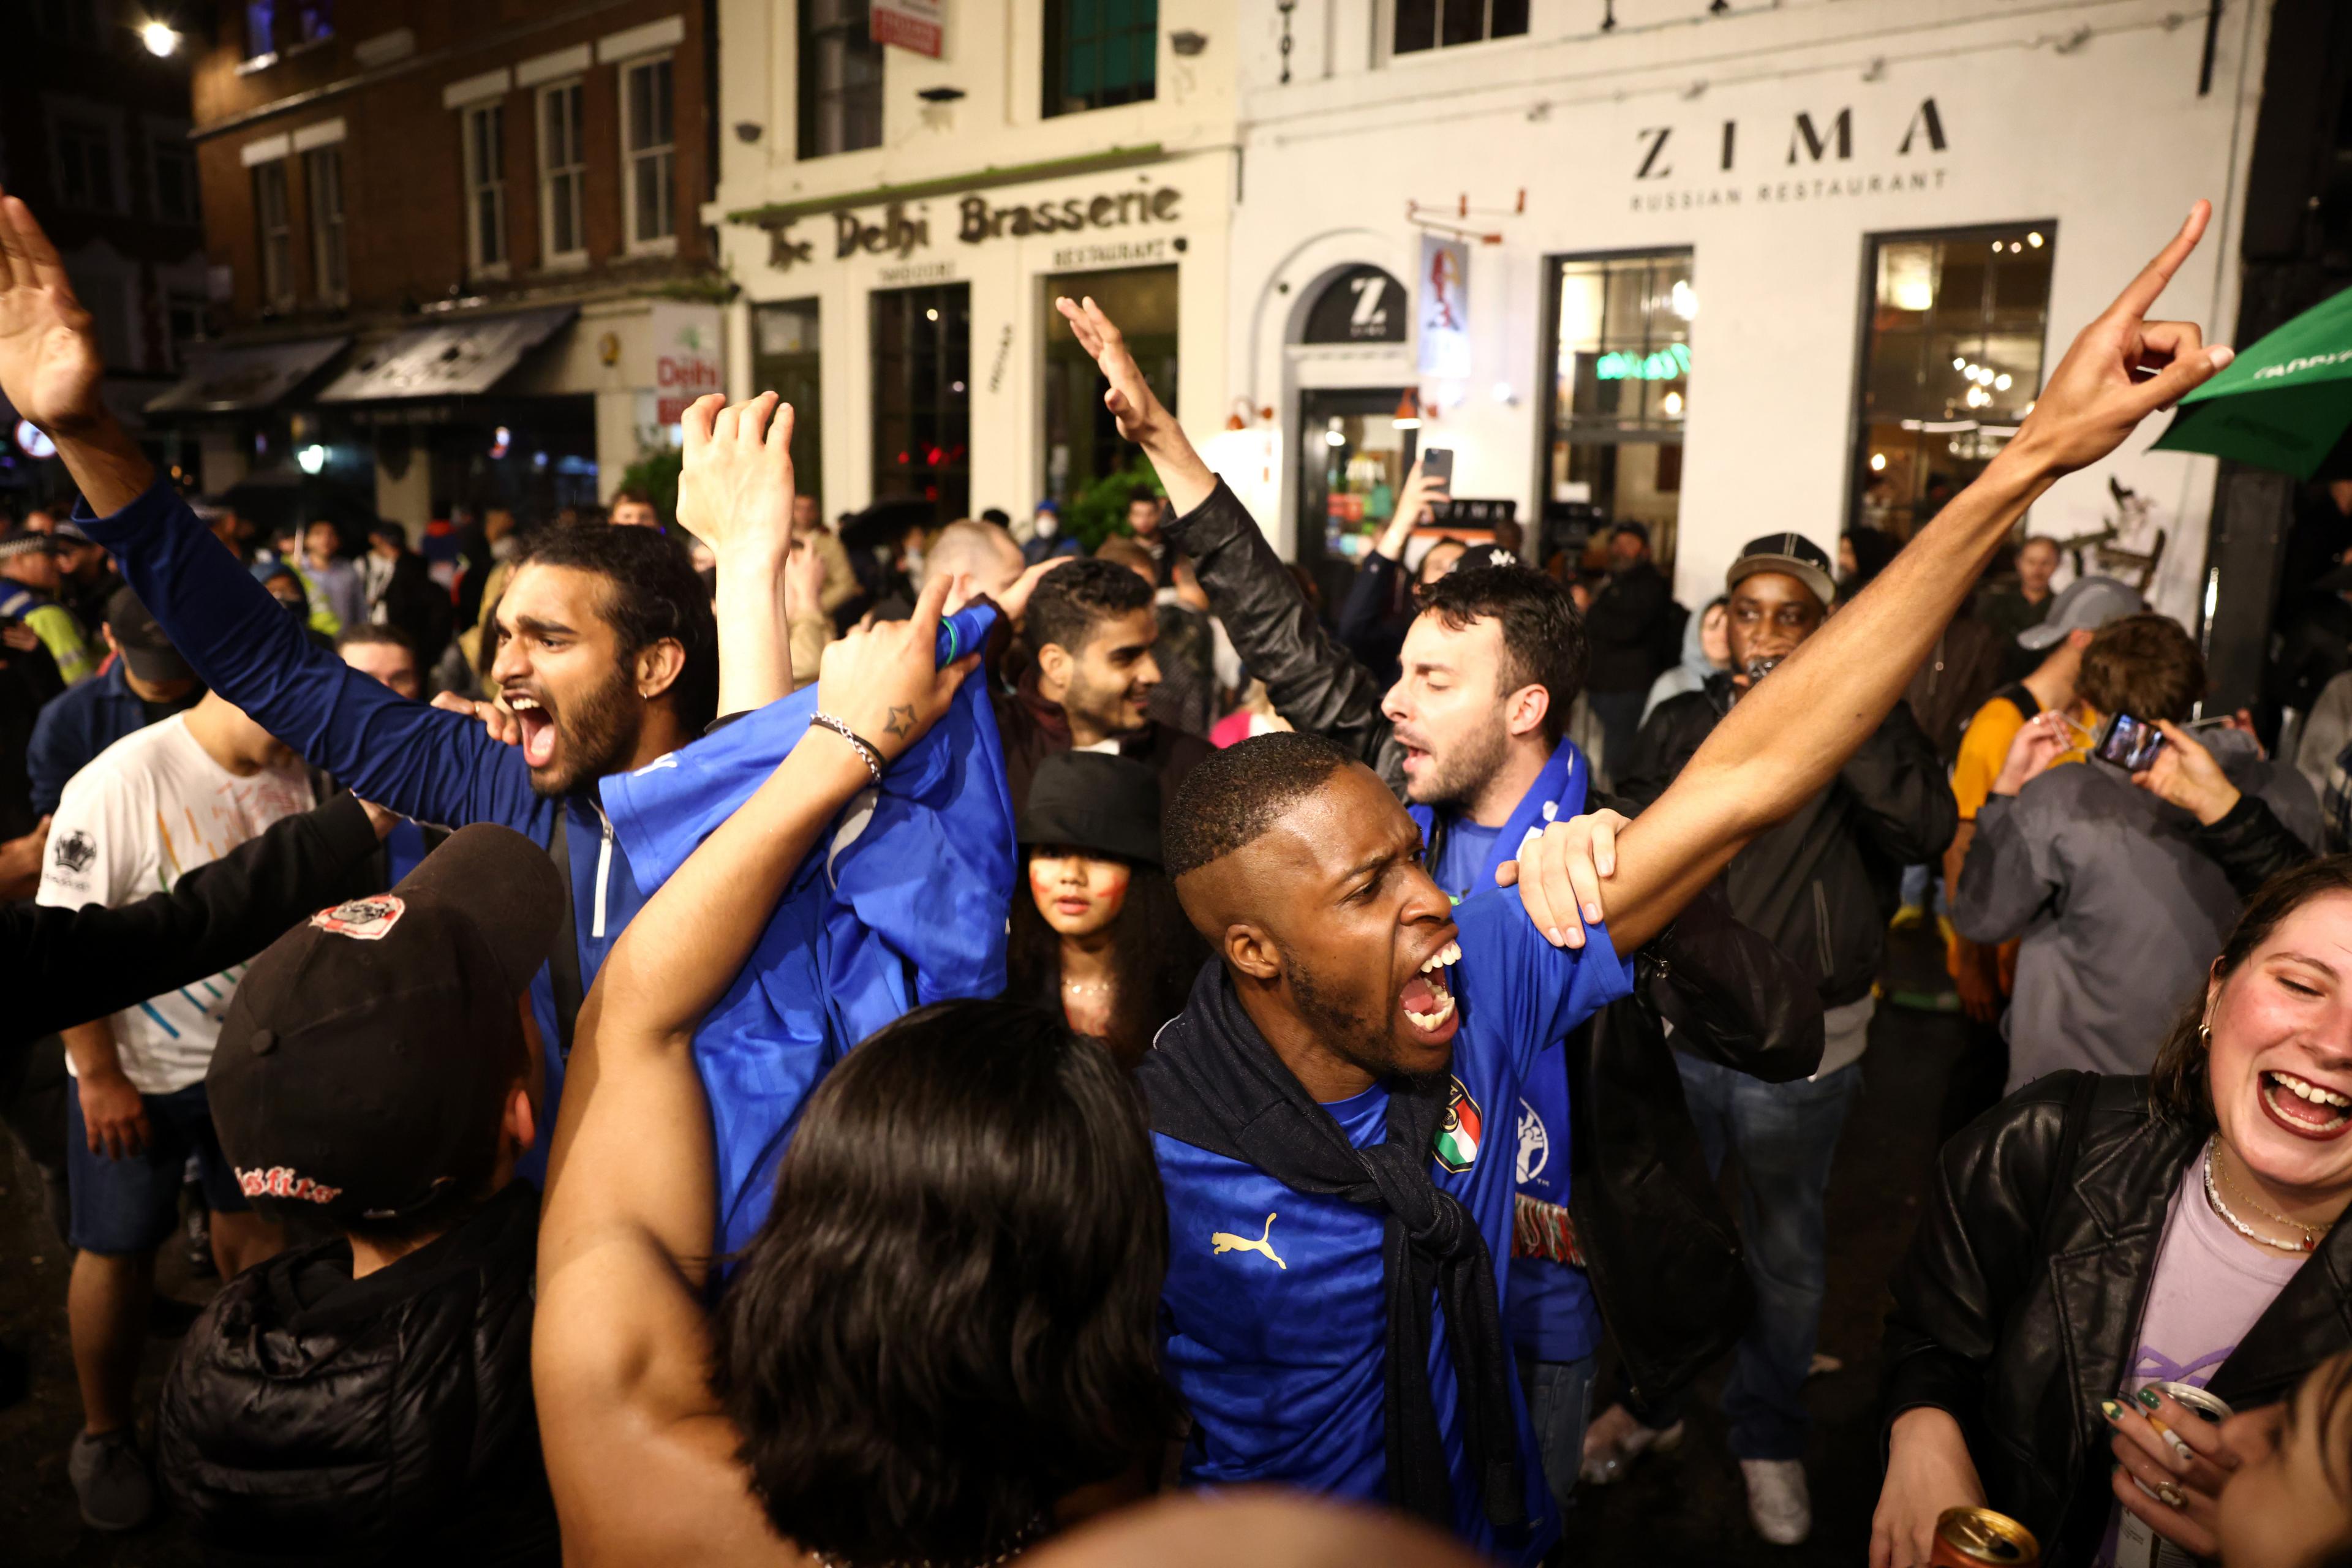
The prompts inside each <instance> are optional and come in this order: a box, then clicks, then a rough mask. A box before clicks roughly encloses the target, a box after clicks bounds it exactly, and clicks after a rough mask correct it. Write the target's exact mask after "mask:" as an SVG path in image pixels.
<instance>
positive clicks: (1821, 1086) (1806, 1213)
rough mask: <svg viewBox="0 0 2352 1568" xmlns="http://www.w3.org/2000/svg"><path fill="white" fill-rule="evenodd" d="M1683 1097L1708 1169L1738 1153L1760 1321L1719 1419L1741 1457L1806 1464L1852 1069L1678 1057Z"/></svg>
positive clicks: (1855, 1081) (1665, 1421) (1654, 1422)
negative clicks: (1795, 1074) (1793, 1068)
mask: <svg viewBox="0 0 2352 1568" xmlns="http://www.w3.org/2000/svg"><path fill="white" fill-rule="evenodd" d="M1675 1067H1676V1068H1680V1069H1681V1071H1682V1075H1683V1094H1684V1097H1685V1099H1686V1100H1689V1102H1690V1111H1691V1120H1692V1121H1694V1122H1696V1124H1697V1126H1698V1136H1699V1144H1700V1147H1701V1148H1702V1149H1704V1150H1705V1152H1706V1163H1707V1169H1708V1170H1710V1171H1720V1170H1721V1169H1722V1168H1723V1156H1724V1152H1725V1151H1726V1150H1727V1149H1737V1150H1738V1151H1739V1237H1740V1243H1741V1246H1742V1247H1743V1248H1744V1250H1745V1251H1746V1252H1747V1255H1748V1279H1749V1280H1750V1282H1751V1283H1753V1284H1754V1286H1755V1288H1756V1315H1755V1316H1754V1317H1753V1318H1752V1319H1750V1320H1749V1321H1748V1331H1747V1332H1746V1333H1744V1334H1742V1335H1741V1336H1740V1339H1739V1346H1738V1351H1737V1352H1736V1353H1735V1355H1734V1358H1733V1362H1732V1368H1731V1376H1730V1378H1729V1380H1728V1381H1727V1382H1726V1383H1725V1384H1724V1387H1723V1414H1724V1416H1725V1418H1726V1419H1727V1421H1729V1423H1730V1425H1731V1452H1732V1455H1733V1457H1734V1458H1742V1459H1800V1458H1804V1453H1805V1435H1806V1432H1807V1430H1808V1429H1809V1427H1810V1426H1811V1415H1809V1414H1808V1413H1807V1411H1806V1409H1805V1374H1806V1373H1807V1372H1808V1371H1809V1370H1810V1369H1811V1366H1812V1361H1813V1343H1814V1341H1815V1339H1816V1337H1817V1336H1818V1335H1819V1334H1820V1332H1821V1325H1822V1292H1823V1287H1824V1282H1825V1278H1826V1268H1827V1263H1826V1258H1827V1240H1826V1238H1825V1237H1824V1236H1823V1233H1822V1231H1823V1227H1822V1196H1823V1194H1826V1193H1827V1191H1828V1190H1829V1184H1830V1162H1831V1160H1832V1157H1834V1156H1835V1154H1836V1153H1837V1142H1838V1134H1839V1132H1840V1131H1843V1128H1844V1126H1845V1114H1846V1109H1847V1107H1848V1106H1849V1105H1850V1104H1851V1103H1852V1102H1853V1096H1854V1092H1855V1090H1856V1089H1859V1088H1860V1086H1861V1083H1862V1066H1861V1064H1860V1063H1859V1062H1854V1063H1849V1064H1848V1065H1846V1066H1844V1067H1842V1068H1838V1069H1837V1070H1836V1071H1835V1072H1832V1073H1829V1074H1826V1075H1824V1076H1823V1077H1822V1078H1820V1079H1800V1080H1799V1081H1797V1082H1795V1083H1766V1082H1764V1081H1762V1080H1761V1079H1753V1078H1749V1077H1748V1075H1747V1074H1745V1073H1738V1072H1734V1071H1732V1070H1731V1069H1730V1068H1721V1067H1717V1066H1716V1065H1715V1064H1714V1063H1712V1062H1705V1061H1701V1060H1699V1059H1698V1058H1696V1057H1693V1056H1689V1055H1686V1054H1685V1053H1683V1052H1680V1051H1677V1052H1675ZM1679 1403H1680V1401H1679V1400H1678V1399H1673V1398H1669V1399H1668V1400H1665V1401H1663V1402H1662V1403H1661V1405H1659V1406H1657V1407H1654V1408H1652V1409H1649V1410H1646V1411H1642V1412H1638V1413H1637V1414H1639V1415H1642V1416H1643V1419H1644V1420H1645V1421H1647V1423H1648V1424H1649V1425H1651V1426H1671V1425H1673V1424H1674V1422H1675V1420H1676V1419H1678V1418H1679V1416H1680V1411H1679V1409H1678V1408H1676V1407H1677V1406H1678V1405H1679Z"/></svg>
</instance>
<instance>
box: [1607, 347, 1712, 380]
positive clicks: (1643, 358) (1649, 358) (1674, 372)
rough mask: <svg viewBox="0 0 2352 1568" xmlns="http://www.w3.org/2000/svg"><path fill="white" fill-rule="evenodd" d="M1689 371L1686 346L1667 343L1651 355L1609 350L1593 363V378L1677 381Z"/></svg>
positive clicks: (1688, 348) (1688, 354) (1688, 357)
mask: <svg viewBox="0 0 2352 1568" xmlns="http://www.w3.org/2000/svg"><path fill="white" fill-rule="evenodd" d="M1688 374H1690V345H1689V344H1688V343H1668V344H1667V345H1666V346H1665V347H1664V348H1662V349H1660V350H1659V351H1658V352H1657V353H1653V354H1634V353H1622V352H1621V351H1618V350H1613V349H1612V351H1610V352H1609V353H1605V354H1602V355H1601V357H1600V359H1599V360H1597V361H1595V362H1594V363H1593V366H1592V376H1593V379H1594V380H1596V381H1680V380H1681V379H1682V378H1683V377H1685V376H1686V375H1688Z"/></svg>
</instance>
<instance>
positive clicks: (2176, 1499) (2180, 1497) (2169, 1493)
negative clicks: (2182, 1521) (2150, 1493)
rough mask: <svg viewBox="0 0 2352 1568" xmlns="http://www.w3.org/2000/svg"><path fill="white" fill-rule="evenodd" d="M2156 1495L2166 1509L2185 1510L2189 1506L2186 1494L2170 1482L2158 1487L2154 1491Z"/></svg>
mask: <svg viewBox="0 0 2352 1568" xmlns="http://www.w3.org/2000/svg"><path fill="white" fill-rule="evenodd" d="M2156 1495H2157V1496H2158V1497H2159V1498H2161V1499H2163V1500H2164V1504H2165V1506H2166V1507H2167V1508H2186V1507H2187V1506H2188V1505H2189V1496H2188V1494H2187V1493H2185V1492H2183V1491H2182V1490H2181V1489H2179V1487H2176V1486H2174V1485H2173V1484H2172V1483H2171V1482H2170V1481H2166V1482H2164V1483H2163V1484H2162V1485H2160V1486H2158V1488H2157V1489H2156Z"/></svg>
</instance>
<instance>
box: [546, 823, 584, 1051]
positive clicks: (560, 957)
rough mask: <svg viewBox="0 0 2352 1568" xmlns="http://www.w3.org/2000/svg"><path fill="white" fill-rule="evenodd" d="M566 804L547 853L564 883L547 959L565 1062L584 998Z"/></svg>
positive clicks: (548, 974)
mask: <svg viewBox="0 0 2352 1568" xmlns="http://www.w3.org/2000/svg"><path fill="white" fill-rule="evenodd" d="M564 804H565V803H564V802H562V801H558V802H557V803H556V805H555V832H554V834H553V835H552V836H551V837H549V839H548V841H547V852H548V854H550V855H551V856H553V857H554V858H555V874H556V875H557V876H558V877H559V878H561V879H562V882H563V915H562V919H561V920H560V921H557V922H556V927H555V950H554V951H553V952H550V953H549V954H548V955H547V977H548V980H549V982H550V984H551V986H552V988H553V990H554V993H555V1033H556V1039H557V1046H558V1049H559V1050H560V1052H561V1054H562V1060H564V1061H567V1062H568V1061H570V1060H571V1059H572V1028H573V1026H575V1025H577V1024H578V1022H579V1020H580V1004H581V1001H582V999H583V995H584V993H583V991H582V989H581V985H580V927H579V923H578V921H576V920H575V919H574V917H573V915H572V837H571V818H572V814H571V813H570V812H569V811H567V810H565V809H564Z"/></svg>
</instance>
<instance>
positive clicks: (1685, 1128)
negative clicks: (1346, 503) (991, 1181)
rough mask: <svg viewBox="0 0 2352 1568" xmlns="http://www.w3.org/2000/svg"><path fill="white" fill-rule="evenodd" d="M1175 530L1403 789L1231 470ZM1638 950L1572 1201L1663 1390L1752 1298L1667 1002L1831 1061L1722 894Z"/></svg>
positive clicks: (1689, 1369) (1577, 1090) (1589, 1050)
mask: <svg viewBox="0 0 2352 1568" xmlns="http://www.w3.org/2000/svg"><path fill="white" fill-rule="evenodd" d="M1168 533H1169V536H1170V540H1171V542H1172V543H1173V544H1174V545H1175V546H1176V548H1178V549H1179V550H1181V551H1182V552H1184V553H1185V554H1186V555H1187V556H1189V557H1191V559H1192V569H1193V571H1194V572H1195V574H1198V576H1199V578H1200V581H1201V586H1202V588H1203V589H1204V590H1205V591H1206V592H1207V593H1208V595H1209V602H1210V605H1212V607H1213V609H1214V610H1215V612H1216V614H1217V616H1218V617H1219V618H1220V619H1221V620H1223V622H1224V625H1225V629H1226V631H1227V632H1228V633H1229V634H1230V635H1231V636H1232V637H1233V639H1234V647H1235V649H1236V650H1237V651H1238V652H1239V653H1240V654H1241V657H1242V662H1243V663H1244V665H1246V666H1247V667H1248V668H1249V670H1250V673H1251V674H1253V675H1255V676H1256V677H1257V678H1258V679H1262V680H1264V681H1265V685H1266V692H1267V695H1268V696H1269V697H1271V698H1272V699H1273V701H1274V705H1275V709H1276V711H1278V712H1279V713H1281V714H1282V716H1283V717H1284V718H1286V719H1287V720H1289V721H1291V723H1293V724H1294V725H1296V726H1297V727H1298V728H1299V729H1300V730H1303V731H1310V732H1312V733H1315V734H1319V735H1324V736H1327V737H1328V738H1329V739H1331V740H1334V741H1337V742H1339V743H1340V744H1341V745H1343V746H1346V747H1347V748H1349V750H1350V751H1352V752H1355V753H1356V754H1357V755H1358V756H1360V757H1362V758H1363V759H1364V761H1365V762H1366V763H1369V764H1370V766H1371V767H1372V768H1373V770H1374V771H1375V772H1377V773H1379V774H1380V775H1381V779H1382V780H1383V781H1384V782H1385V783H1387V784H1388V785H1389V787H1390V788H1391V790H1394V791H1396V792H1397V793H1398V794H1400V795H1402V793H1403V789H1404V772H1403V768H1402V755H1403V752H1402V748H1401V747H1400V746H1399V745H1398V744H1397V742H1396V741H1395V739H1394V737H1393V736H1392V735H1391V727H1390V724H1389V721H1388V720H1387V719H1385V718H1383V717H1382V716H1381V695H1382V689H1381V686H1380V684H1379V682H1378V681H1377V680H1376V679H1374V677H1373V676H1372V674H1371V672H1370V670H1367V669H1366V668H1364V667H1363V666H1362V665H1360V664H1359V663H1357V662H1356V661H1355V660H1354V659H1352V658H1349V657H1348V654H1347V652H1346V651H1345V650H1344V649H1342V648H1341V647H1339V645H1338V644H1337V643H1335V642H1334V641H1333V640H1332V639H1331V637H1330V636H1329V634H1328V633H1327V632H1325V631H1324V629H1323V627H1322V626H1321V624H1320V623H1319V622H1318V621H1317V619H1316V617H1315V611H1314V609H1313V607H1312V606H1311V605H1308V604H1307V600H1306V599H1305V597H1304V596H1303V595H1301V594H1300V593H1299V591H1298V586H1297V584H1296V583H1295V582H1293V581H1292V579H1291V577H1290V574H1288V573H1287V572H1286V571H1285V570H1284V568H1283V565H1282V563H1281V561H1280V560H1279V559H1278V558H1277V557H1276V555H1275V553H1274V550H1273V547H1272V546H1271V545H1269V544H1268V543H1267V542H1266V539H1265V534H1264V533H1263V532H1261V531H1259V529H1258V526H1257V524H1256V522H1255V521H1253V520H1252V519H1251V517H1250V515H1249V512H1248V511H1247V510H1246V509H1244V507H1243V506H1242V504H1241V502H1240V501H1239V500H1236V499H1235V498H1234V493H1233V492H1232V491H1231V490H1230V489H1226V488H1225V486H1224V485H1223V482H1222V481H1221V482H1220V483H1219V484H1218V486H1217V489H1216V491H1215V493H1214V494H1213V495H1212V496H1211V497H1210V498H1209V499H1208V500H1206V501H1204V502H1202V504H1201V505H1200V506H1199V507H1197V508H1195V509H1194V510H1192V511H1191V512H1188V513H1186V514H1185V515H1184V516H1182V517H1180V518H1176V519H1174V520H1173V521H1171V522H1170V524H1169V525H1168ZM1006 751H1007V752H1008V755H1009V754H1010V752H1011V751H1012V747H1011V746H1010V744H1008V745H1007V747H1006ZM1594 804H1596V805H1597V804H1601V802H1600V801H1599V800H1598V799H1597V798H1596V799H1595V802H1594ZM1636 963H1637V965H1638V966H1639V967H1638V970H1637V976H1638V979H1639V981H1640V984H1639V985H1638V986H1637V991H1636V994H1635V995H1634V996H1632V997H1629V998H1627V999H1626V1000H1624V1001H1622V1002H1618V1003H1614V1004H1612V1005H1610V1006H1608V1007H1604V1008H1602V1009H1601V1012H1600V1013H1599V1014H1597V1015H1596V1016H1594V1017H1593V1018H1592V1019H1591V1020H1590V1021H1589V1022H1587V1023H1586V1024H1585V1025H1583V1026H1581V1027H1580V1028H1579V1029H1578V1030H1577V1031H1576V1032H1575V1033H1574V1034H1572V1035H1570V1037H1569V1039H1568V1043H1567V1050H1568V1052H1569V1058H1568V1071H1569V1104H1570V1116H1571V1118H1572V1119H1573V1121H1574V1126H1573V1129H1572V1131H1571V1135H1570V1147H1571V1150H1572V1153H1571V1159H1572V1161H1573V1164H1572V1165H1571V1167H1570V1170H1571V1174H1572V1179H1571V1181H1570V1185H1569V1192H1570V1200H1569V1209H1570V1216H1571V1218H1572V1219H1573V1221H1574V1223H1575V1226H1576V1229H1577V1236H1578V1239H1579V1241H1580V1243H1581V1245H1582V1247H1583V1250H1584V1255H1585V1260H1586V1264H1587V1269H1586V1272H1587V1274H1588V1277H1589V1278H1590V1279H1591V1284H1592V1290H1593V1296H1594V1299H1595V1300H1596V1301H1597V1302H1598V1303H1599V1305H1600V1309H1601V1319H1602V1321H1603V1322H1604V1323H1605V1324H1606V1326H1607V1327H1608V1330H1609V1332H1610V1336H1611V1338H1612V1341H1613V1342H1615V1344H1616V1346H1617V1349H1618V1352H1619V1354H1620V1355H1621V1356H1622V1359H1623V1361H1624V1363H1625V1366H1626V1371H1627V1373H1628V1375H1629V1376H1630V1378H1631V1379H1632V1381H1633V1384H1634V1386H1635V1388H1636V1389H1638V1390H1639V1391H1640V1392H1641V1393H1642V1394H1643V1395H1644V1396H1646V1397H1653V1398H1654V1397H1655V1396H1656V1395H1658V1394H1662V1393H1664V1392H1665V1391H1666V1390H1668V1389H1672V1388H1675V1387H1678V1386H1681V1385H1682V1384H1683V1383H1685V1381H1687V1379H1688V1377H1689V1375H1690V1374H1691V1373H1693V1372H1695V1371H1696V1369H1697V1368H1698V1367H1700V1366H1702V1365H1704V1364H1705V1363H1706V1362H1708V1361H1710V1360H1712V1359H1713V1358H1714V1356H1715V1355H1716V1354H1717V1353H1718V1352H1720V1351H1722V1350H1723V1349H1724V1348H1725V1347H1727V1345H1729V1344H1730V1343H1731V1342H1733V1341H1734V1340H1736V1339H1738V1336H1739V1333H1740V1331H1742V1329H1744V1328H1745V1327H1746V1324H1747V1320H1748V1304H1749V1301H1750V1300H1751V1297H1750V1294H1749V1290H1750V1288H1749V1285H1748V1274H1747V1269H1746V1268H1745V1267H1744V1265H1743V1264H1742V1262H1741V1258H1740V1248H1739V1235H1738V1228H1737V1227H1736V1226H1734V1225H1733V1223H1732V1220H1731V1216H1730V1215H1729V1214H1728V1213H1727V1212H1726V1210H1725V1209H1724V1206H1723V1201H1722V1199H1721V1198H1720V1197H1719V1196H1718V1195H1717V1190H1716V1184H1715V1182H1714V1181H1713V1179H1712V1178H1711V1177H1710V1176H1709V1175H1708V1174H1707V1169H1706V1158H1705V1156H1704V1154H1703V1153H1702V1152H1701V1150H1700V1146H1699V1142H1698V1131H1697V1129H1696V1128H1695V1127H1694V1126H1692V1125H1691V1120H1690V1111H1689V1109H1688V1108H1687V1106H1686V1105H1685V1102H1684V1100H1683V1087H1682V1079H1681V1076H1680V1074H1679V1073H1677V1072H1676V1070H1675V1064H1674V1058H1673V1057H1672V1055H1671V1054H1670V1053H1669V1052H1668V1051H1667V1050H1666V1049H1665V1047H1664V1029H1663V1028H1662V1027H1661V1026H1660V1023H1659V1018H1660V1016H1661V1013H1662V1012H1663V1014H1664V1016H1665V1017H1668V1018H1671V1019H1672V1020H1673V1021H1674V1024H1675V1029H1676V1030H1677V1032H1678V1033H1677V1038H1679V1039H1682V1040H1683V1041H1684V1042H1685V1043H1686V1044H1688V1045H1691V1046H1693V1047H1695V1048H1697V1049H1699V1050H1700V1051H1701V1052H1702V1053H1703V1054H1706V1055H1708V1056H1710V1057H1712V1058H1715V1059H1716V1060H1718V1061H1720V1062H1722V1063H1723V1064H1724V1065H1725V1066H1727V1067H1730V1068H1735V1069H1737V1070H1738V1071H1741V1072H1746V1073H1750V1074H1753V1075H1755V1076H1756V1077H1759V1078H1763V1079H1771V1080H1775V1081H1778V1080H1783V1079H1798V1078H1803V1077H1805V1076H1806V1075H1808V1074H1810V1073H1811V1071H1812V1070H1813V1068H1815V1067H1816V1066H1817V1065H1818V1064H1819V1063H1820V1060H1821V1053H1822V1018H1821V1009H1820V1006H1819V1005H1818V999H1817V998H1816V997H1815V996H1814V995H1812V994H1811V987H1810V986H1808V985H1807V984H1805V983H1804V982H1805V980H1806V979H1807V978H1808V977H1807V976H1804V975H1801V974H1798V973H1796V972H1795V971H1794V970H1793V969H1791V968H1790V965H1789V964H1788V963H1786V961H1785V960H1783V959H1781V958H1780V954H1779V953H1778V952H1777V951H1776V950H1775V949H1774V948H1773V947H1772V945H1771V943H1769V942H1767V941H1765V940H1764V939H1763V938H1762V937H1760V936H1759V935H1758V934H1757V933H1755V932H1753V931H1747V930H1744V929H1742V928H1741V927H1740V926H1739V925H1738V922H1737V921H1734V920H1733V919H1732V918H1731V914H1730V910H1729V909H1728V907H1727V905H1726V904H1724V903H1723V902H1722V900H1720V899H1719V898H1717V897H1716V895H1715V894H1714V893H1713V892H1712V890H1710V891H1709V892H1708V893H1707V894H1706V895H1702V897H1701V898H1700V899H1699V900H1696V901H1694V902H1693V904H1692V905H1691V907H1690V908H1688V909H1686V910H1684V912H1683V915H1682V917H1681V918H1680V919H1679V920H1677V921H1675V924H1674V925H1673V926H1672V927H1670V928H1668V930H1667V931H1664V932H1663V933H1661V935H1660V936H1659V937H1658V938H1657V940H1656V941H1654V942H1652V943H1650V945H1649V946H1647V947H1645V948H1643V949H1642V950H1641V952H1640V953H1639V954H1638V955H1637V956H1636Z"/></svg>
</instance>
